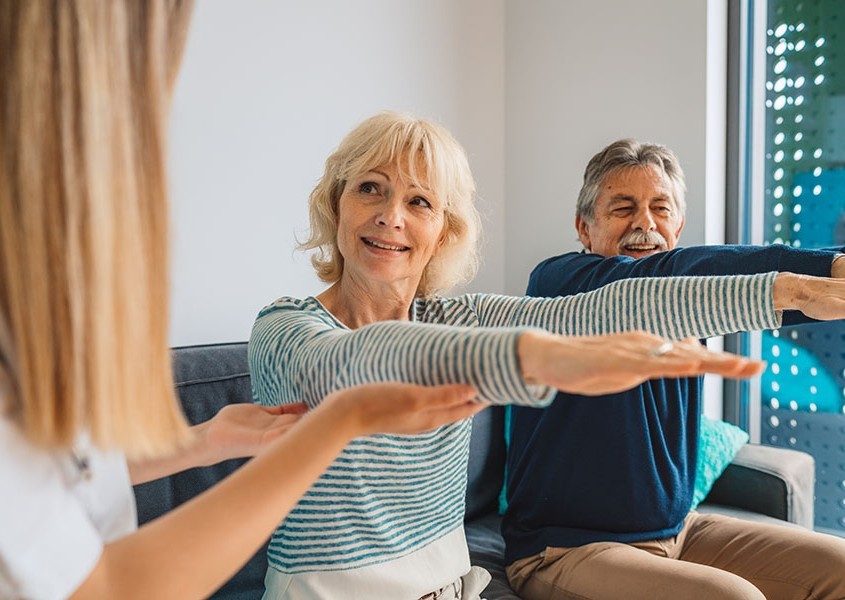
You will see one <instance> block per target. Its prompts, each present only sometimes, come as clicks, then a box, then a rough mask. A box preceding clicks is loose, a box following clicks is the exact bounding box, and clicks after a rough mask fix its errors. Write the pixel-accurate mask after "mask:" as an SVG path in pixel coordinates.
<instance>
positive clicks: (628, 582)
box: [503, 139, 845, 600]
mask: <svg viewBox="0 0 845 600" xmlns="http://www.w3.org/2000/svg"><path fill="white" fill-rule="evenodd" d="M685 192H686V187H685V184H684V174H683V171H682V170H681V167H680V164H679V162H678V159H677V158H676V156H675V155H674V154H673V153H672V151H671V150H669V149H668V148H666V147H665V146H661V145H658V144H642V143H639V142H636V141H634V140H630V139H625V140H620V141H617V142H614V143H612V144H610V145H609V146H607V147H606V148H604V149H603V150H602V151H601V152H599V153H598V154H596V155H595V156H594V157H593V158H592V159H591V160H590V161H589V163H588V165H587V168H586V171H585V173H584V184H583V187H582V188H581V192H580V194H579V196H578V204H577V208H576V217H575V225H576V228H577V230H578V237H579V238H580V240H581V242H582V244H583V245H584V249H585V250H584V251H583V252H571V253H567V254H563V255H561V256H557V257H553V258H550V259H548V260H545V261H543V262H542V263H540V264H539V265H538V266H537V267H536V268H535V269H534V271H533V272H532V274H531V278H530V283H529V286H528V292H527V293H528V295H529V296H565V295H570V294H577V293H580V292H586V291H590V290H594V289H597V288H599V287H601V286H603V285H605V284H607V283H610V282H612V281H615V280H618V279H623V278H629V277H659V276H675V275H725V274H751V273H761V272H770V271H789V272H793V273H801V274H805V275H813V276H815V277H823V278H829V277H842V276H843V275H845V261H843V260H842V259H841V258H842V255H841V254H840V253H839V249H833V250H799V249H797V248H792V247H788V246H783V245H775V246H765V247H760V246H706V247H690V248H676V245H677V242H678V238H679V237H680V235H681V231H682V230H683V227H684V212H685V199H684V195H685ZM812 279H814V278H808V279H807V281H810V280H812ZM821 281H822V282H829V283H831V284H832V285H833V286H834V287H835V286H841V283H837V282H831V281H830V280H828V279H825V280H821ZM804 287H805V288H807V289H808V286H804ZM837 293H839V294H841V291H840V292H837ZM808 295H812V293H809V294H808ZM775 301H776V302H777V301H778V300H777V299H776V300H775ZM720 302H721V299H720V298H707V297H702V298H701V311H702V313H703V314H704V315H705V318H706V314H707V313H713V312H715V311H717V310H718V305H719V304H720ZM784 306H786V305H784ZM631 309H632V310H636V307H631ZM804 312H805V313H806V312H810V311H806V310H805V311H804ZM807 320H808V318H807V317H806V316H805V315H802V314H801V313H797V312H795V311H788V312H787V313H786V314H784V319H783V321H784V324H793V323H799V322H805V321H807ZM700 411H701V380H700V379H699V378H687V379H660V380H653V381H648V382H646V383H644V384H642V385H640V386H639V387H637V388H634V389H632V390H629V391H627V392H623V393H619V394H612V395H608V396H602V397H595V396H593V397H585V396H578V395H573V394H563V393H562V394H558V397H557V398H556V400H555V402H553V403H552V404H551V405H550V406H549V407H547V408H544V409H542V410H538V409H528V408H517V407H514V408H512V410H511V419H510V421H511V422H510V430H509V431H510V450H509V455H508V475H507V477H508V480H507V496H508V509H507V512H506V514H505V519H504V522H503V535H504V537H505V541H506V544H507V548H506V556H505V558H506V562H507V563H508V564H509V566H508V569H507V572H508V578H509V580H510V582H511V586H512V587H513V588H514V589H515V590H516V591H517V592H518V593H519V594H520V595H521V596H522V597H524V598H526V599H528V600H539V599H544V600H545V599H558V598H591V599H617V598H626V599H640V598H641V599H643V600H646V599H648V600H655V599H657V600H659V599H666V600H670V599H678V598H713V599H716V598H718V599H720V600H723V599H737V600H739V599H743V600H750V599H755V600H761V599H764V598H795V599H796V600H797V599H799V598H801V599H805V598H845V575H843V573H845V540H842V539H840V538H835V537H832V536H827V535H823V534H817V533H813V532H810V531H804V530H798V529H794V528H785V527H781V526H777V525H768V524H759V523H752V522H746V521H741V520H738V519H731V518H727V517H722V516H718V515H704V514H698V513H696V512H695V511H694V510H692V497H693V489H694V481H695V470H696V456H697V453H698V445H699V425H700Z"/></svg>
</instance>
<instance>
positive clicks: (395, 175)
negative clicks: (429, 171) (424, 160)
mask: <svg viewBox="0 0 845 600" xmlns="http://www.w3.org/2000/svg"><path fill="white" fill-rule="evenodd" d="M419 175H420V177H419V179H420V180H421V183H420V184H419V185H416V184H414V182H413V181H412V180H411V178H410V177H407V176H405V175H403V174H402V173H401V172H400V170H399V169H398V168H397V167H396V166H395V165H385V166H382V167H376V168H374V169H372V170H370V171H367V172H366V173H363V174H361V175H360V176H357V177H353V178H351V179H350V180H349V181H347V182H346V185H345V186H344V189H343V192H342V193H341V195H340V200H339V203H338V210H339V219H338V230H337V247H338V250H339V251H340V254H341V255H342V256H343V260H344V269H343V275H342V277H343V278H344V279H345V278H352V279H353V280H354V281H356V282H357V283H358V284H359V285H361V284H366V285H371V284H376V285H378V284H387V285H389V286H393V287H396V286H401V287H402V288H404V289H406V290H410V292H411V294H412V295H413V293H415V292H416V289H417V287H418V285H419V283H420V280H421V279H422V276H423V271H424V270H425V268H426V266H427V265H428V263H429V261H430V260H431V259H432V258H433V257H434V256H436V255H437V253H438V252H439V251H440V247H441V245H442V243H443V239H444V237H443V232H444V212H443V205H442V202H441V201H440V200H439V199H438V198H437V197H436V195H435V194H434V193H433V192H432V191H431V190H430V189H427V186H426V185H425V183H424V182H425V173H424V172H422V173H419Z"/></svg>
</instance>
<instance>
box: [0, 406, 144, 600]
mask: <svg viewBox="0 0 845 600" xmlns="http://www.w3.org/2000/svg"><path fill="white" fill-rule="evenodd" d="M0 405H2V402H0ZM76 454H77V456H78V457H79V459H76V458H75V457H74V454H73V453H72V452H69V451H63V452H54V451H53V452H51V451H45V450H42V449H40V448H36V447H35V446H33V445H32V444H31V443H30V442H29V441H27V440H26V439H25V438H24V436H23V435H22V433H21V432H20V430H19V428H18V427H17V425H15V424H14V423H13V422H11V421H10V420H9V419H8V418H7V417H5V416H0V490H2V491H0V598H32V599H34V600H51V599H53V598H67V597H68V596H70V595H71V594H72V593H73V592H74V591H75V590H76V589H77V588H78V587H79V586H80V585H81V584H82V582H83V581H85V579H86V578H87V577H88V575H89V574H90V573H91V571H92V570H93V568H94V566H95V565H96V564H97V561H98V560H99V558H100V554H101V553H102V550H103V544H104V543H107V542H111V541H113V540H115V539H117V538H120V537H123V536H124V535H126V534H128V533H130V532H132V531H133V530H134V529H135V528H136V526H137V517H136V513H135V498H134V496H133V494H132V487H131V485H130V482H129V471H128V469H127V466H126V460H125V459H124V458H123V455H121V454H119V453H116V452H111V453H104V452H99V451H97V450H96V449H95V448H93V447H91V446H90V445H88V444H87V443H86V440H84V439H81V440H80V441H79V443H78V444H77V451H76ZM86 459H87V461H88V467H89V475H88V476H87V477H86V476H85V475H84V474H83V472H82V471H83V470H84V469H80V467H79V465H78V462H79V461H80V460H86Z"/></svg>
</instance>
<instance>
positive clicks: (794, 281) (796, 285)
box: [772, 261, 845, 321]
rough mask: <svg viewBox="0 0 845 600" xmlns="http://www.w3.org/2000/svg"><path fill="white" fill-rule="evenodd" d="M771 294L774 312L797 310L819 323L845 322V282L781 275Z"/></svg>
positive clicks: (808, 276) (824, 278) (837, 279)
mask: <svg viewBox="0 0 845 600" xmlns="http://www.w3.org/2000/svg"><path fill="white" fill-rule="evenodd" d="M838 262H839V263H841V262H842V261H838ZM772 295H773V300H774V306H775V310H798V311H801V312H802V313H804V315H805V316H807V317H810V318H812V319H818V320H820V321H833V320H835V319H845V279H840V278H831V277H813V276H812V275H797V274H795V273H778V275H777V277H775V283H774V286H773V288H772Z"/></svg>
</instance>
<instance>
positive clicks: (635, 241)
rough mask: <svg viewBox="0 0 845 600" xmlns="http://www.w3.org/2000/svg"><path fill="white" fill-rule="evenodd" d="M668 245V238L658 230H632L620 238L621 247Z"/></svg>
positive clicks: (660, 246)
mask: <svg viewBox="0 0 845 600" xmlns="http://www.w3.org/2000/svg"><path fill="white" fill-rule="evenodd" d="M668 245H669V244H668V242H666V238H665V237H663V236H662V235H660V234H659V233H658V232H657V231H631V232H629V233H626V234H625V235H624V236H622V239H621V240H619V247H620V248H624V247H626V246H657V247H659V248H666V247H667V246H668Z"/></svg>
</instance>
